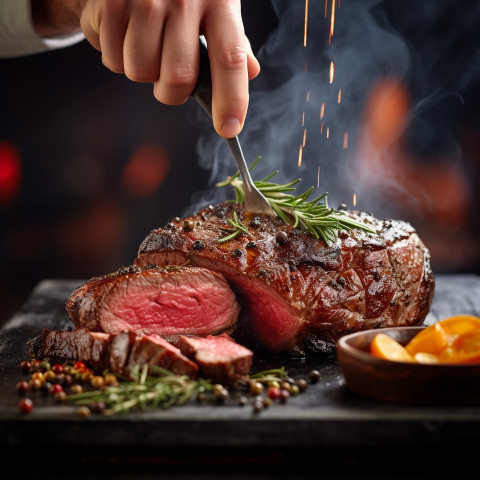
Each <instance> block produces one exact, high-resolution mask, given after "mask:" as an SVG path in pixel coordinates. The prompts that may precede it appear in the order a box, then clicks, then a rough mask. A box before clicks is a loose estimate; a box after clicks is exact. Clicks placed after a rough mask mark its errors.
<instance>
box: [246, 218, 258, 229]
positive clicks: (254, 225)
mask: <svg viewBox="0 0 480 480" xmlns="http://www.w3.org/2000/svg"><path fill="white" fill-rule="evenodd" d="M248 226H249V227H251V228H258V227H259V226H260V219H259V218H258V217H255V218H254V219H253V220H250V222H249V224H248Z"/></svg>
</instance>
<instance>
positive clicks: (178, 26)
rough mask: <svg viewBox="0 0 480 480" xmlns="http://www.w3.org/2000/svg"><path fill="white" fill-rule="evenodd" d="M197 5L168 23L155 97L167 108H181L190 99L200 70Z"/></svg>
mask: <svg viewBox="0 0 480 480" xmlns="http://www.w3.org/2000/svg"><path fill="white" fill-rule="evenodd" d="M196 5H197V2H191V4H190V5H189V6H188V9H187V8H183V9H177V10H175V11H172V12H170V13H169V15H168V17H167V19H166V22H165V31H164V35H163V45H162V52H161V65H160V78H159V80H158V81H157V82H155V84H154V89H153V92H154V96H155V98H156V99H157V100H159V101H160V102H162V103H165V104H167V105H179V104H181V103H184V102H186V101H187V100H188V98H189V97H190V94H191V93H192V91H193V89H194V88H195V84H196V82H197V77H198V69H199V63H200V62H199V58H200V57H199V50H200V46H199V35H200V34H199V20H198V18H199V14H198V12H196V11H195V8H196Z"/></svg>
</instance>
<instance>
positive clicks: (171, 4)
mask: <svg viewBox="0 0 480 480" xmlns="http://www.w3.org/2000/svg"><path fill="white" fill-rule="evenodd" d="M35 2H43V3H55V4H56V5H57V9H56V11H57V16H58V11H59V10H58V9H68V10H69V12H70V13H72V12H73V13H74V15H75V16H76V18H77V19H78V20H79V22H80V26H81V29H82V31H83V33H84V34H85V37H86V38H87V40H88V41H89V42H90V43H91V44H92V45H93V46H94V47H95V48H96V49H97V50H99V51H100V52H101V53H102V62H103V64H104V65H105V66H106V67H107V68H109V69H110V70H112V71H113V72H116V73H123V74H125V75H126V76H127V77H128V78H129V79H131V80H133V81H135V82H148V83H153V85H154V88H153V94H154V96H155V98H156V99H157V100H159V101H160V102H162V103H164V104H167V105H179V104H182V103H184V102H186V101H187V100H188V98H189V96H190V94H191V93H192V91H193V89H194V87H195V84H196V81H197V75H198V68H199V36H200V35H204V36H205V38H206V40H207V43H208V51H209V56H210V65H211V71H212V96H213V100H212V113H213V125H214V127H215V130H216V131H217V132H218V134H219V135H221V136H223V137H225V138H230V137H234V136H235V135H238V134H239V133H240V131H241V130H242V128H243V123H244V120H245V115H246V112H247V107H248V98H249V96H248V82H249V80H251V79H253V78H255V77H256V76H257V75H258V73H259V71H260V66H259V64H258V61H257V60H256V58H255V56H254V55H253V52H252V49H251V47H250V43H249V41H248V39H247V38H246V36H245V32H244V28H243V21H242V16H241V5H240V0H208V1H207V0H203V1H202V0H32V5H33V4H34V3H35ZM54 10H55V9H52V10H51V11H52V12H53V11H54ZM64 16H66V17H68V15H65V14H64ZM70 18H71V15H70ZM57 24H58V21H57Z"/></svg>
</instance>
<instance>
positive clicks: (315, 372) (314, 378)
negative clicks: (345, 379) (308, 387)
mask: <svg viewBox="0 0 480 480" xmlns="http://www.w3.org/2000/svg"><path fill="white" fill-rule="evenodd" d="M321 376H322V374H321V373H320V372H319V371H318V370H312V371H311V372H310V373H309V374H308V378H309V379H310V381H311V382H312V383H317V382H318V381H319V380H320V377H321Z"/></svg>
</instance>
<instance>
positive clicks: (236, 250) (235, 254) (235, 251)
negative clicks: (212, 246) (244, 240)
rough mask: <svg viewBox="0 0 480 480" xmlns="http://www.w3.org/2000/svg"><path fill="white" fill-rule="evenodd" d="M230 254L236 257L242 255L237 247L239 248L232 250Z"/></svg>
mask: <svg viewBox="0 0 480 480" xmlns="http://www.w3.org/2000/svg"><path fill="white" fill-rule="evenodd" d="M232 255H233V256H234V257H236V258H238V257H241V256H242V251H241V250H240V249H239V248H236V249H235V250H234V251H233V252H232Z"/></svg>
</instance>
